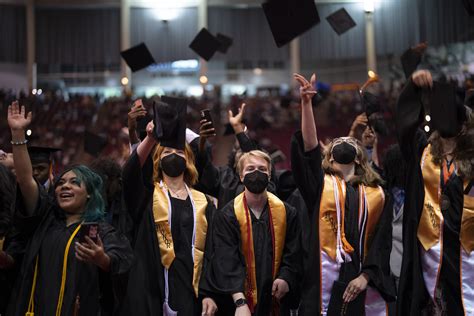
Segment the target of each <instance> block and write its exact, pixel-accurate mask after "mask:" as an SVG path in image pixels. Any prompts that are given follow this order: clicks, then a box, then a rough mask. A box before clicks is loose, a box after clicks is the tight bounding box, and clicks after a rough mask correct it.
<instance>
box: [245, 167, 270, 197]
mask: <svg viewBox="0 0 474 316" xmlns="http://www.w3.org/2000/svg"><path fill="white" fill-rule="evenodd" d="M244 185H245V187H246V188H247V190H249V191H250V192H252V193H255V194H260V193H262V192H263V191H265V189H266V188H267V186H268V174H266V173H264V172H261V171H258V170H255V171H252V172H250V173H247V174H246V175H245V177H244Z"/></svg>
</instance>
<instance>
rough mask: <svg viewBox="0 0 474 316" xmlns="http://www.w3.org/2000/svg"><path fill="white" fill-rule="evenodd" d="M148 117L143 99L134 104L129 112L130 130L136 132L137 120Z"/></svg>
mask: <svg viewBox="0 0 474 316" xmlns="http://www.w3.org/2000/svg"><path fill="white" fill-rule="evenodd" d="M145 115H146V109H145V107H144V106H143V102H142V99H138V100H136V101H135V102H133V106H132V108H131V109H130V112H128V128H129V129H132V130H135V129H136V128H137V119H138V118H140V117H144V116H145Z"/></svg>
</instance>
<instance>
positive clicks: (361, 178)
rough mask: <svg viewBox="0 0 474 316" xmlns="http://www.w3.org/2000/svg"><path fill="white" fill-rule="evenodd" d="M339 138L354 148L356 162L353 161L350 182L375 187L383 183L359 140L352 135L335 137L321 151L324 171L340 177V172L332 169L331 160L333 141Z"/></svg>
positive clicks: (337, 140)
mask: <svg viewBox="0 0 474 316" xmlns="http://www.w3.org/2000/svg"><path fill="white" fill-rule="evenodd" d="M341 139H342V140H343V141H346V142H347V143H349V144H351V145H352V146H354V147H355V149H356V160H357V161H358V162H355V171H354V177H352V179H351V180H350V183H351V184H353V185H357V184H364V185H366V186H370V187H376V186H378V185H381V184H383V180H382V178H381V177H380V175H379V174H378V173H377V172H375V171H374V169H373V168H372V167H371V166H370V164H369V160H368V159H367V153H366V152H365V149H364V147H362V144H361V142H360V141H359V140H357V139H355V138H354V137H340V138H335V139H333V140H332V141H331V142H330V143H329V145H328V146H327V149H326V150H325V151H324V152H323V162H322V168H323V170H324V172H326V173H328V174H334V175H338V176H340V177H341V178H342V174H340V172H339V171H337V170H336V169H334V167H333V166H332V161H331V153H332V148H333V147H334V146H335V143H336V142H340V140H341Z"/></svg>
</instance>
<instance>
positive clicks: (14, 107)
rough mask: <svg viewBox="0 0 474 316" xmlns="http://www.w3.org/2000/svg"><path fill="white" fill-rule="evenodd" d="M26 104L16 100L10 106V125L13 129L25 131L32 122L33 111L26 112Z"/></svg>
mask: <svg viewBox="0 0 474 316" xmlns="http://www.w3.org/2000/svg"><path fill="white" fill-rule="evenodd" d="M25 114H26V110H25V106H23V105H22V106H21V107H20V104H19V103H18V101H14V102H13V103H12V104H11V105H9V106H8V126H10V129H11V130H12V131H24V130H25V129H26V127H28V125H30V123H31V117H32V114H31V112H28V114H26V115H25Z"/></svg>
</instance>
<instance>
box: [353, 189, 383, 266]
mask: <svg viewBox="0 0 474 316" xmlns="http://www.w3.org/2000/svg"><path fill="white" fill-rule="evenodd" d="M364 189H365V197H366V199H367V212H368V214H367V225H366V229H365V238H364V260H365V258H366V257H367V254H368V253H369V249H370V246H371V245H372V240H373V238H374V233H375V227H376V226H377V223H378V222H379V219H380V216H381V215H382V212H383V209H384V205H385V194H384V192H383V190H382V188H381V187H380V186H377V187H375V188H374V187H369V186H364ZM359 203H364V201H359ZM359 209H360V208H359Z"/></svg>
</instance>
